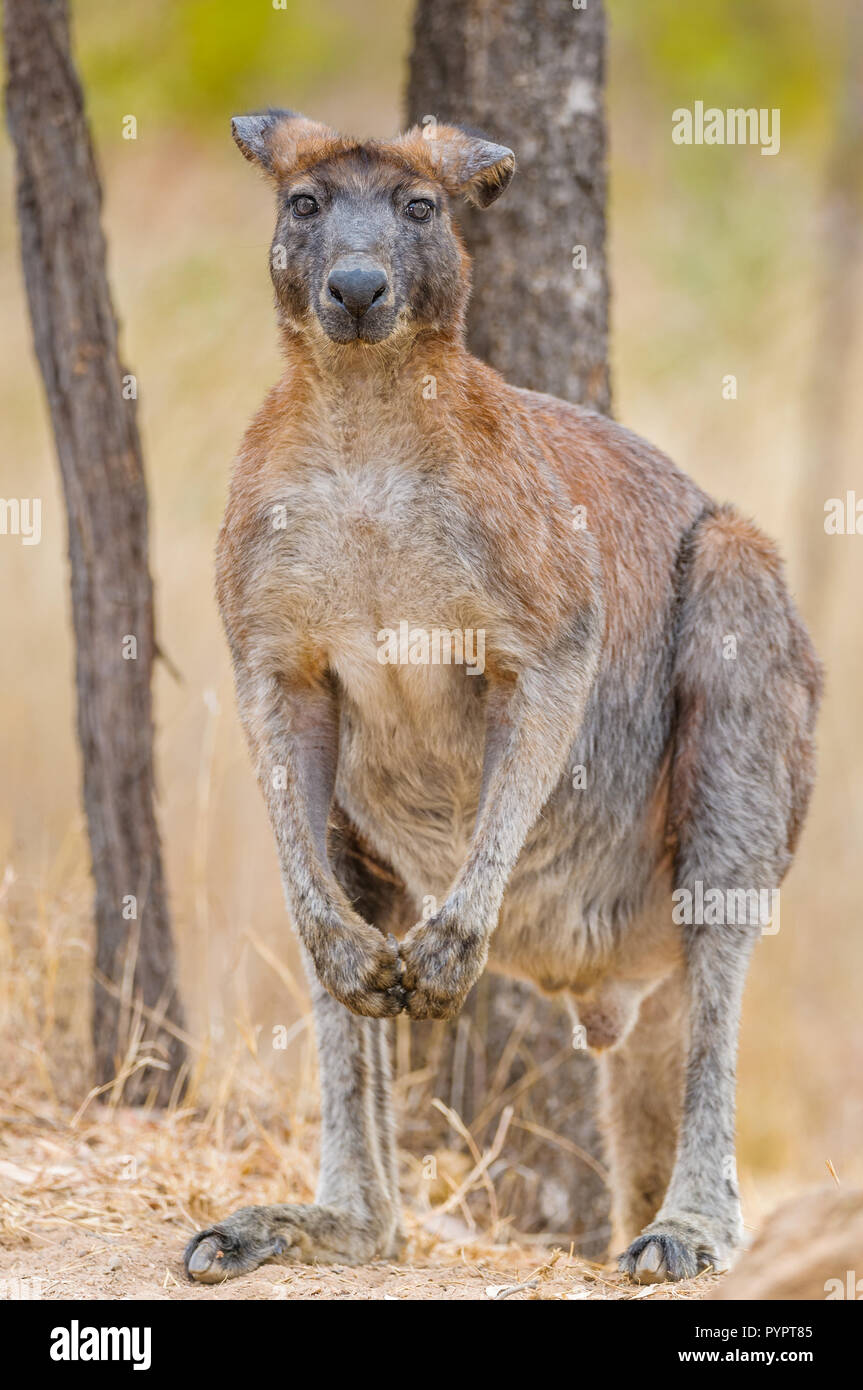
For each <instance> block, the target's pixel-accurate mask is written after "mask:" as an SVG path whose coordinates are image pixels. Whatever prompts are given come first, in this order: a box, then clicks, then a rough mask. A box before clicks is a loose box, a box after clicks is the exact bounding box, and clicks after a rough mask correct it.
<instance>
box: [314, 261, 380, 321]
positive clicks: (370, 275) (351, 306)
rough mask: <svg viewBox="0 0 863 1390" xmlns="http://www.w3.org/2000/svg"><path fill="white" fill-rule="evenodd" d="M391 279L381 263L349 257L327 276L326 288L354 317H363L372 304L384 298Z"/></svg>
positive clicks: (335, 266) (334, 267)
mask: <svg viewBox="0 0 863 1390" xmlns="http://www.w3.org/2000/svg"><path fill="white" fill-rule="evenodd" d="M388 285H389V281H388V279H387V273H386V271H385V270H384V268H383V266H382V265H377V264H376V263H375V262H374V261H369V260H363V262H362V263H358V262H357V261H356V260H353V258H351V259H348V258H346V259H345V260H344V261H343V262H341V263H339V264H337V265H334V266H333V268H332V270H331V271H330V273H329V276H328V277H327V289H328V290H329V292H330V296H331V297H332V298H333V299H335V300H336V302H337V303H339V304H343V305H344V307H345V308H346V309H347V311H348V313H349V314H353V316H354V318H355V319H358V318H360V316H361V315H362V314H364V313H365V312H366V310H367V309H369V308H370V307H371V305H372V304H376V303H377V301H378V300H379V299H383V297H384V295H385V294H386V292H387V287H388Z"/></svg>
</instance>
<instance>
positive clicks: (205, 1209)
mask: <svg viewBox="0 0 863 1390" xmlns="http://www.w3.org/2000/svg"><path fill="white" fill-rule="evenodd" d="M24 1094H25V1093H22V1094H20V1095H16V1094H15V1093H13V1092H4V1093H3V1094H2V1096H0V1105H2V1123H3V1126H4V1143H3V1157H2V1159H0V1192H2V1198H0V1245H2V1249H3V1255H2V1261H0V1278H5V1279H7V1280H8V1279H19V1280H25V1281H30V1282H31V1286H32V1281H39V1282H38V1289H39V1292H40V1293H41V1296H42V1297H43V1298H53V1299H64V1298H71V1299H79V1298H84V1299H87V1298H93V1299H100V1298H102V1299H105V1298H110V1299H116V1298H141V1299H152V1298H172V1299H173V1298H181V1299H213V1298H225V1297H227V1298H243V1299H262V1298H316V1297H317V1298H348V1299H350V1298H362V1299H369V1298H422V1299H462V1298H479V1299H489V1298H515V1299H558V1300H559V1299H586V1300H589V1299H629V1298H656V1299H667V1298H701V1297H704V1296H706V1295H707V1294H708V1293H709V1292H710V1290H711V1288H712V1287H714V1286H715V1284H716V1283H717V1282H718V1281H717V1279H716V1278H715V1277H714V1276H712V1275H710V1274H705V1275H702V1276H701V1277H700V1278H699V1279H696V1280H689V1281H686V1282H685V1283H683V1284H680V1285H677V1286H675V1287H673V1288H671V1287H648V1288H637V1287H635V1286H634V1285H632V1284H629V1283H628V1282H627V1281H625V1280H622V1279H621V1278H620V1277H619V1276H618V1275H617V1274H616V1273H615V1272H613V1271H612V1270H611V1269H609V1268H602V1267H600V1266H597V1265H592V1264H588V1263H586V1262H585V1261H582V1260H579V1259H578V1258H576V1257H574V1256H573V1255H572V1254H571V1253H569V1252H566V1251H562V1250H554V1251H552V1252H549V1251H548V1250H543V1249H541V1248H539V1247H537V1248H531V1247H530V1246H525V1245H523V1244H519V1245H516V1244H512V1243H500V1242H494V1241H493V1240H492V1239H491V1238H490V1236H489V1235H488V1234H486V1233H484V1232H482V1231H475V1232H471V1231H470V1230H468V1228H467V1227H464V1226H461V1223H458V1222H455V1221H453V1219H452V1218H449V1219H447V1218H441V1217H440V1216H437V1215H435V1214H431V1215H429V1216H424V1215H422V1214H421V1213H420V1212H418V1211H416V1210H414V1211H412V1212H410V1213H409V1214H408V1248H407V1251H406V1254H405V1260H404V1262H403V1263H402V1264H398V1265H393V1264H375V1265H372V1266H368V1267H364V1268H361V1269H349V1268H345V1267H343V1266H335V1267H332V1268H329V1267H327V1268H325V1267H315V1266H312V1267H303V1268H300V1267H296V1268H290V1267H286V1266H279V1265H268V1266H263V1267H262V1268H261V1269H259V1270H256V1271H255V1272H254V1273H253V1274H250V1275H246V1276H243V1277H241V1278H239V1279H236V1280H233V1281H231V1282H230V1283H226V1284H225V1285H223V1286H217V1287H213V1286H206V1287H202V1286H199V1285H198V1286H195V1285H191V1284H189V1283H188V1282H187V1280H186V1279H185V1276H184V1274H183V1272H182V1266H181V1263H180V1258H179V1257H180V1253H181V1251H182V1248H183V1245H184V1244H185V1241H186V1239H187V1238H188V1235H189V1234H190V1233H191V1232H192V1231H193V1230H195V1229H196V1228H197V1227H199V1226H200V1225H202V1224H207V1223H209V1222H211V1221H213V1220H214V1219H216V1218H217V1217H218V1216H219V1215H221V1214H223V1213H224V1212H225V1211H228V1210H230V1209H231V1208H233V1207H235V1206H238V1205H246V1204H250V1203H253V1202H270V1201H284V1200H285V1198H286V1197H287V1198H288V1199H289V1200H297V1201H308V1200H310V1198H311V1196H312V1192H313V1186H314V1168H315V1157H314V1151H315V1145H316V1125H315V1124H314V1123H309V1122H301V1121H295V1120H292V1119H286V1118H285V1117H284V1115H280V1116H277V1115H271V1116H269V1117H268V1120H267V1123H266V1125H264V1124H263V1123H262V1121H261V1118H260V1115H259V1114H258V1113H256V1112H255V1111H253V1109H252V1108H251V1107H248V1106H247V1107H243V1108H242V1109H240V1110H233V1109H232V1110H230V1111H226V1110H224V1109H220V1110H218V1111H215V1110H211V1111H209V1112H208V1113H206V1114H202V1113H199V1112H196V1111H192V1110H190V1109H183V1110H177V1111H175V1112H173V1113H169V1114H154V1113H147V1112H146V1111H140V1110H132V1109H129V1108H126V1107H110V1108H109V1107H103V1106H101V1105H90V1106H88V1107H87V1108H86V1109H85V1110H84V1111H83V1113H81V1112H79V1113H78V1114H77V1115H75V1114H74V1113H73V1112H71V1110H70V1108H68V1107H64V1106H61V1105H57V1104H55V1105H50V1106H49V1105H47V1104H45V1103H42V1104H39V1103H35V1104H34V1103H31V1102H29V1101H28V1100H26V1099H25V1098H24ZM435 1228H437V1229H435Z"/></svg>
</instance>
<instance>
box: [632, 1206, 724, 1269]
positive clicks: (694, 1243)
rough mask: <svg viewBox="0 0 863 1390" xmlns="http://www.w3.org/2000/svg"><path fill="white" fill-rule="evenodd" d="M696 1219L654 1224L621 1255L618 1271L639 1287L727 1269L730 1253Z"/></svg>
mask: <svg viewBox="0 0 863 1390" xmlns="http://www.w3.org/2000/svg"><path fill="white" fill-rule="evenodd" d="M710 1227H711V1223H710V1222H709V1221H708V1220H707V1219H704V1220H703V1221H702V1220H699V1219H698V1218H696V1217H692V1218H690V1217H669V1218H667V1219H665V1220H661V1221H654V1222H653V1224H652V1225H651V1226H648V1227H647V1229H646V1230H645V1231H643V1232H642V1234H641V1235H640V1236H639V1237H638V1238H637V1239H636V1240H634V1241H633V1242H632V1244H631V1245H630V1247H629V1249H628V1250H625V1251H624V1253H623V1254H622V1255H621V1256H620V1259H619V1261H618V1268H619V1270H620V1272H621V1274H626V1275H628V1276H629V1278H630V1279H634V1280H635V1281H636V1283H639V1284H660V1283H663V1282H664V1281H675V1280H677V1279H692V1278H694V1276H695V1275H696V1274H698V1273H699V1272H700V1271H701V1270H703V1269H707V1268H713V1269H716V1270H720V1269H724V1268H726V1266H727V1264H728V1255H729V1251H728V1250H727V1249H726V1247H725V1245H724V1243H723V1242H722V1241H720V1240H719V1239H717V1237H716V1235H715V1234H714V1233H713V1231H712V1230H711V1229H710Z"/></svg>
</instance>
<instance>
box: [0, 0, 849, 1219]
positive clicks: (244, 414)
mask: <svg viewBox="0 0 863 1390" xmlns="http://www.w3.org/2000/svg"><path fill="white" fill-rule="evenodd" d="M608 13H609V27H610V33H609V49H608V62H609V94H608V120H609V138H610V205H609V228H610V248H609V249H610V270H611V284H612V295H613V310H612V328H611V345H612V372H613V391H614V413H615V414H616V415H617V417H618V418H619V419H620V420H622V421H623V422H624V423H625V424H627V425H628V426H630V427H632V428H633V429H635V430H637V431H638V432H639V433H642V434H644V435H646V436H647V437H648V438H649V439H651V440H652V441H653V442H654V443H656V444H658V445H659V446H661V447H662V448H663V449H665V450H666V451H667V452H668V453H670V454H671V455H672V456H673V457H674V459H675V460H676V461H677V462H678V464H680V466H681V467H682V468H684V469H685V470H686V471H687V472H689V473H691V474H692V475H693V476H694V477H695V478H696V479H697V480H698V482H699V483H700V484H702V485H703V486H704V487H705V488H706V489H707V490H708V491H709V492H711V493H713V494H714V495H715V496H716V497H718V498H720V499H722V500H733V501H734V502H736V503H737V504H738V506H739V507H740V509H741V510H742V511H743V512H744V513H746V514H748V515H751V516H752V517H753V518H755V520H756V521H757V522H758V524H759V525H760V526H761V527H763V529H765V530H766V531H767V532H768V533H770V534H771V535H773V536H774V537H776V538H777V539H778V540H779V542H780V544H781V546H782V549H783V551H784V553H785V556H786V558H787V563H788V570H789V577H790V581H791V587H792V589H793V591H794V592H795V594H796V596H797V599H798V602H799V604H800V607H801V609H802V611H803V613H804V616H805V618H806V619H807V621H808V623H809V624H810V627H811V630H812V632H813V634H814V637H815V641H816V645H817V647H818V649H819V651H820V653H821V655H822V657H823V659H824V661H825V664H826V670H827V693H826V699H825V703H824V708H823V713H822V717H821V724H820V776H819V780H818V784H817V788H816V792H815V798H814V803H813V806H812V811H811V814H810V818H809V822H808V825H807V828H806V831H805V834H804V837H803V841H802V845H801V848H800V850H799V853H798V857H797V862H796V864H795V867H794V869H793V870H792V872H791V874H790V876H789V878H788V880H787V881H786V884H785V885H784V886H783V890H782V917H781V931H780V932H779V934H778V935H776V936H771V937H766V938H765V939H764V941H763V942H762V944H761V946H760V948H759V950H758V953H757V955H756V959H755V963H754V967H753V970H752V973H751V977H750V984H749V987H748V993H747V1003H746V1008H745V1013H744V1027H743V1037H742V1055H741V1064H740V1093H739V1094H740V1120H739V1127H740V1175H741V1185H742V1189H743V1194H744V1202H745V1204H747V1203H748V1205H749V1210H750V1212H751V1211H752V1209H753V1207H754V1208H756V1209H758V1208H762V1207H763V1206H764V1205H768V1204H772V1201H773V1199H774V1197H777V1196H779V1195H782V1194H783V1193H784V1192H785V1191H786V1190H790V1189H793V1188H795V1187H797V1186H800V1185H801V1184H803V1183H807V1184H808V1183H814V1182H820V1181H821V1180H822V1179H823V1178H824V1176H825V1163H826V1162H828V1161H829V1162H830V1163H832V1164H833V1165H834V1166H835V1169H836V1171H837V1172H838V1174H839V1176H840V1178H841V1179H842V1181H843V1182H847V1183H850V1182H852V1181H854V1180H856V1181H861V1180H863V1142H861V1141H863V1099H861V1094H860V1086H859V1078H860V1076H861V1074H863V1028H861V1024H860V1013H861V1004H860V998H861V991H860V966H861V962H863V941H861V933H860V929H859V925H858V920H859V905H858V892H859V884H858V881H857V873H858V870H859V869H860V865H861V851H863V833H861V832H863V794H861V783H863V740H861V736H860V723H859V706H860V695H859V692H860V689H861V678H863V670H861V666H863V645H861V640H860V639H861V633H863V537H860V536H856V535H833V536H827V535H825V532H824V506H825V502H827V500H828V499H830V498H844V497H845V494H846V491H848V490H853V489H854V488H855V487H857V488H859V490H860V496H861V498H863V472H861V469H860V466H859V459H860V457H861V436H863V395H861V393H860V391H859V389H856V390H855V386H854V383H855V382H857V383H859V382H860V381H861V380H863V335H861V331H860V327H861V312H860V311H861V303H860V298H861V290H863V287H861V283H860V277H859V273H858V272H859V266H860V250H861V241H860V238H861V231H860V227H861V219H863V207H861V196H860V182H861V178H863V173H861V167H863V158H861V123H863V118H861V109H860V103H861V101H863V96H861V89H863V83H861V80H860V73H861V67H863V57H861V44H860V40H861V26H860V22H859V18H858V17H857V16H856V15H855V13H854V4H853V0H818V2H817V3H816V0H749V3H747V4H746V5H737V6H729V5H728V4H727V3H725V0H699V3H698V4H697V5H696V4H690V5H688V6H682V5H680V3H679V0H652V3H651V4H650V5H649V6H647V5H644V4H643V3H642V0H609V3H608ZM73 16H74V20H75V34H76V41H77V56H78V62H79V68H80V72H81V76H82V80H83V83H84V87H85V91H86V95H87V99H88V104H89V112H90V118H91V122H92V128H93V136H94V140H95V144H96V148H97V152H98V157H99V161H100V166H101V172H102V177H103V184H104V192H105V208H104V225H105V230H106V233H107V238H108V246H109V264H110V275H111V282H112V289H113V293H114V301H115V306H116V309H117V313H118V316H119V318H120V320H121V330H122V331H121V342H122V352H123V355H124V360H125V362H126V363H128V369H129V370H130V371H133V372H134V373H135V374H136V376H137V378H138V389H139V421H140V424H141V429H142V435H143V442H144V452H145V461H146V467H147V472H148V477H149V486H150V502H151V566H152V570H153V574H154V578H155V584H156V597H157V630H158V633H159V640H160V644H161V647H162V649H163V651H164V652H165V654H166V656H167V657H168V658H169V660H170V663H172V665H173V667H174V668H176V672H177V677H176V678H175V676H174V675H172V674H171V671H170V670H169V668H168V667H167V665H166V664H165V663H159V665H158V668H157V676H156V687H155V701H156V720H157V759H158V771H159V782H160V807H159V812H160V816H161V828H162V838H163V845H164V851H165V857H166V860H167V868H168V873H169V879H170V888H171V902H172V907H173V913H174V931H175V938H176V944H177V949H178V954H179V958H180V969H181V985H182V992H183V994H184V997H185V1002H186V1008H187V1012H188V1020H189V1029H190V1032H191V1034H192V1036H193V1038H194V1039H195V1041H196V1051H195V1058H196V1063H195V1073H194V1078H193V1095H194V1096H195V1097H200V1098H202V1099H203V1100H204V1101H206V1102H207V1103H208V1104H210V1105H212V1106H214V1107H215V1106H219V1105H225V1104H227V1103H228V1102H229V1101H231V1102H232V1103H233V1102H236V1103H241V1104H243V1105H253V1106H254V1107H255V1108H256V1110H257V1112H258V1113H262V1114H263V1113H265V1112H266V1111H268V1110H272V1111H273V1112H276V1111H278V1112H280V1113H282V1114H283V1115H284V1114H291V1115H296V1114H298V1113H299V1112H301V1111H303V1110H304V1108H309V1109H313V1108H314V1107H315V1105H316V1099H315V1096H314V1091H313V1088H312V1087H311V1086H310V1085H309V1084H307V1083H308V1078H309V1076H310V1067H311V1051H310V1039H309V1033H308V1028H307V1025H306V1014H305V1004H304V991H303V987H302V983H301V980H300V973H299V970H298V966H297V958H296V953H295V950H294V945H293V941H292V938H291V935H290V931H289V928H288V925H287V922H286V919H285V914H284V909H283V905H282V896H281V889H280V885H279V879H278V872H277V865H276V857H275V853H274V851H273V848H272V842H271V837H270V832H269V828H268V825H267V823H266V818H265V815H264V811H263V807H262V805H261V803H260V798H259V794H258V791H257V788H256V786H255V784H254V780H253V776H252V773H251V770H250V767H249V764H248V761H247V757H246V752H245V748H244V745H243V743H242V739H241V735H240V732H239V727H238V723H237V719H236V716H235V713H234V706H233V691H232V683H231V677H230V670H229V663H228V658H227V651H226V647H225V643H224V640H223V636H222V632H221V628H220V624H219V619H218V614H217V611H216V607H215V601H214V597H213V581H212V574H213V549H214V543H215V536H216V531H217V528H218V524H219V520H220V515H221V510H222V506H223V501H224V497H225V491H226V482H227V475H228V469H229V466H230V462H231V458H232V453H233V450H234V447H235V445H236V443H237V441H238V440H239V438H240V435H241V433H242V431H243V429H244V428H245V425H246V422H247V420H248V418H249V416H250V414H251V413H252V411H253V410H254V409H255V408H256V407H257V405H258V403H259V401H260V399H261V397H262V395H263V393H264V391H265V389H266V388H267V387H268V386H269V385H270V383H272V382H273V381H274V380H275V378H276V377H277V375H278V373H279V360H278V354H277V349H276V335H275V331H274V325H273V316H272V310H271V291H270V285H269V279H268V267H267V255H268V246H269V241H270V235H271V228H272V219H273V214H272V208H271V197H270V193H269V190H268V188H267V187H266V186H265V184H264V182H263V181H262V180H260V179H258V178H256V176H255V174H254V173H253V171H252V170H251V169H250V168H249V167H248V166H247V165H245V164H244V163H243V161H242V160H241V159H240V157H239V155H238V153H237V151H236V149H235V148H234V146H233V144H232V142H231V139H230V133H229V124H228V120H229V117H230V115H231V114H233V113H236V112H242V111H245V110H250V109H256V108H259V107H261V106H265V105H269V104H273V105H284V106H288V107H291V108H294V109H298V110H303V111H306V112H307V113H309V114H311V115H314V116H315V117H317V118H320V119H322V120H324V121H327V122H329V123H330V124H332V125H334V126H336V127H340V128H343V129H346V130H349V131H351V132H353V133H356V134H368V135H387V134H390V133H392V132H394V131H395V130H396V129H397V128H398V127H399V125H400V123H401V115H402V98H403V89H404V81H405V72H406V62H407V55H408V52H409V48H410V41H411V6H410V5H409V4H408V3H406V0H363V4H362V5H359V6H358V5H356V4H354V3H348V0H317V3H315V4H314V5H311V4H291V3H290V0H288V4H287V7H286V8H285V9H283V10H282V9H274V8H273V7H272V4H271V3H270V2H269V0H266V2H265V0H257V2H256V3H253V4H247V5H245V6H243V7H242V10H240V8H239V7H237V6H236V4H234V3H232V0H150V3H149V4H148V5H146V6H134V7H131V8H130V7H128V6H117V5H115V4H111V3H109V0H88V3H87V4H86V5H85V4H80V5H73ZM855 30H856V33H855ZM696 100H704V101H705V103H706V104H707V105H716V106H719V107H726V106H730V107H737V106H745V107H751V106H754V107H766V108H769V109H772V108H776V107H778V108H780V109H781V152H780V153H779V154H778V155H777V156H776V157H773V158H768V157H763V156H762V155H761V154H760V153H759V150H758V149H757V148H747V149H744V150H740V149H734V148H722V147H706V146H700V147H699V146H691V147H681V146H677V145H675V144H673V143H672V140H671V113H672V111H673V110H674V109H675V108H678V107H684V106H687V107H691V106H692V104H693V102H694V101H696ZM128 115H134V116H135V117H136V120H137V139H135V140H127V139H124V138H123V121H124V117H126V116H128ZM490 134H492V135H493V134H494V132H490ZM0 189H2V195H3V196H2V205H3V209H4V211H3V217H2V219H0V294H2V299H3V303H4V329H5V331H4V333H3V336H2V339H0V421H2V432H3V457H2V481H0V493H2V495H3V496H4V497H7V498H8V497H34V496H37V497H41V498H42V499H43V516H42V541H41V544H40V545H39V546H33V547H25V546H22V545H21V544H20V541H19V540H18V539H16V538H15V537H10V536H4V537H0V585H2V594H3V601H2V603H0V659H2V669H3V681H2V688H0V785H2V788H3V797H2V805H0V1072H2V1073H3V1074H4V1076H5V1077H6V1082H7V1085H8V1087H9V1088H10V1089H11V1088H14V1087H15V1086H16V1085H18V1084H19V1083H20V1085H21V1086H25V1085H26V1088H27V1090H28V1093H29V1094H34V1095H36V1096H40V1097H43V1098H44V1099H45V1100H46V1102H47V1101H49V1100H52V1099H57V1098H59V1099H61V1100H63V1101H71V1102H72V1103H76V1102H77V1100H78V1099H80V1098H81V1097H83V1096H84V1095H85V1094H86V1092H87V1089H88V1086H89V1080H88V1053H87V1050H88V1048H89V1033H88V1023H87V1010H88V1002H89V970H90V955H91V942H90V935H89V934H90V926H89V917H90V909H91V902H90V887H89V881H88V867H87V865H88V851H87V843H86V834H85V826H84V818H83V813H82V810H81V805H80V794H79V765H78V751H77V746H76V741H75V732H74V705H73V652H72V645H71V633H70V619H69V600H68V592H67V589H68V575H67V563H66V555H65V515H64V508H63V501H62V496H61V492H60V484H59V476H58V471H57V467H56V463H55V458H54V452H53V444H52V439H51V435H50V430H49V425H48V421H47V415H46V410H45V404H44V400H43V395H42V385H41V381H40V379H39V376H38V373H37V370H36V366H35V361H34V357H33V353H32V347H31V340H30V327H29V323H28V320H27V316H26V308H25V302H24V297H23V292H22V287H21V281H20V267H19V258H18V246H17V233H16V227H15V221H14V186H13V169H12V154H11V148H10V146H9V143H8V140H4V142H3V145H2V148H0ZM489 215H490V216H493V215H494V214H493V212H492V213H491V214H489ZM728 375H734V376H735V377H736V378H737V398H736V399H730V400H729V399H725V398H724V397H723V389H722V388H723V378H725V377H727V376H728ZM861 524H863V523H861ZM4 870H5V873H4ZM279 1025H284V1027H285V1028H286V1029H287V1030H288V1034H287V1046H286V1047H285V1048H284V1049H282V1050H274V1049H273V1047H272V1046H271V1042H270V1040H271V1037H272V1030H273V1028H274V1027H277V1026H279Z"/></svg>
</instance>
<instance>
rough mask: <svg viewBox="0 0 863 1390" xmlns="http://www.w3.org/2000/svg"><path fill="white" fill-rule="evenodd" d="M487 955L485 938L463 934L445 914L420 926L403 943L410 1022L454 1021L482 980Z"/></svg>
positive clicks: (406, 1009)
mask: <svg viewBox="0 0 863 1390" xmlns="http://www.w3.org/2000/svg"><path fill="white" fill-rule="evenodd" d="M486 955H487V946H486V938H485V936H484V935H483V934H479V933H475V932H470V933H467V932H464V931H460V930H459V929H458V928H457V927H456V926H453V925H452V923H451V922H450V921H449V919H448V917H447V916H445V914H444V912H443V911H441V912H440V913H438V914H437V915H436V916H435V917H430V918H429V919H428V921H426V922H420V923H418V925H417V926H415V927H413V928H412V929H411V931H409V932H408V934H407V936H406V937H405V939H404V941H403V942H402V948H401V958H402V962H403V965H404V974H403V977H402V986H403V988H404V991H405V1011H406V1012H407V1013H408V1014H410V1016H411V1018H416V1019H420V1018H455V1016H456V1014H457V1013H458V1012H459V1011H460V1009H461V1007H462V1004H463V1003H464V1001H465V999H466V998H467V995H468V992H469V991H470V989H471V988H472V987H473V985H474V984H475V983H476V981H477V980H478V979H479V977H480V975H481V974H482V971H483V967H484V966H485V961H486Z"/></svg>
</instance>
